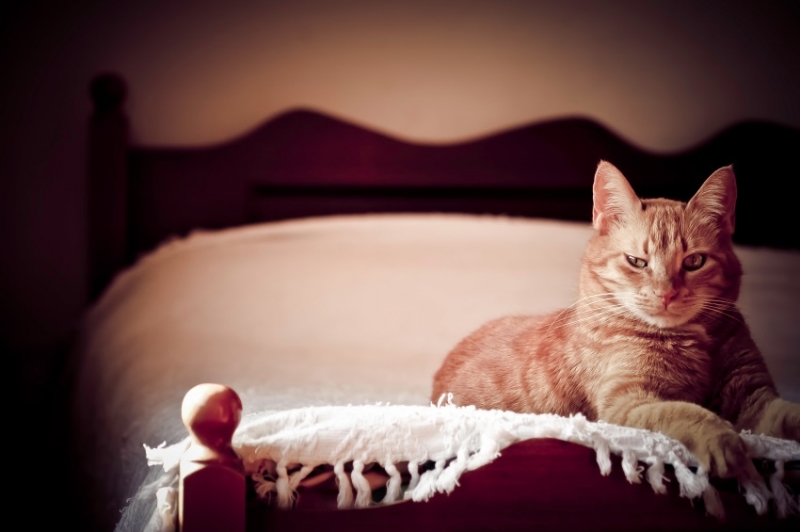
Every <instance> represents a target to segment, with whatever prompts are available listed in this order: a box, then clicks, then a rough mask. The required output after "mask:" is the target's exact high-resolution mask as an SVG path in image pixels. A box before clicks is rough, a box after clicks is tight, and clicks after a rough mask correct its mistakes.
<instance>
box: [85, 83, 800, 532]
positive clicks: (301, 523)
mask: <svg viewBox="0 0 800 532" xmlns="http://www.w3.org/2000/svg"><path fill="white" fill-rule="evenodd" d="M91 93H92V98H93V100H94V113H93V115H92V117H91V121H90V139H91V141H90V153H89V164H88V172H89V201H88V205H89V235H88V239H89V249H90V255H89V264H90V279H89V285H90V287H91V297H92V298H95V297H97V295H98V294H100V293H101V292H102V290H103V289H104V288H105V286H106V285H107V283H108V282H109V280H110V279H111V277H112V276H113V275H114V274H115V273H116V272H117V271H119V270H120V269H121V268H124V267H125V266H127V265H129V264H131V262H132V261H133V260H135V258H136V257H137V256H139V255H140V254H142V253H146V252H147V251H148V250H150V249H152V248H153V247H154V246H155V245H157V244H158V243H159V242H161V241H162V240H163V239H165V238H167V237H170V236H177V235H183V234H186V233H187V232H188V231H190V230H193V229H197V228H205V229H218V228H223V227H230V226H237V225H242V224H246V223H255V222H263V221H271V220H279V219H287V218H295V217H301V216H309V215H322V214H334V213H365V212H423V211H438V212H466V213H493V214H509V215H518V216H528V217H543V218H560V219H568V220H585V221H588V220H589V219H590V216H591V202H592V196H591V185H592V176H593V173H594V169H595V167H596V165H597V162H598V161H599V160H600V159H606V160H609V161H611V162H613V163H614V164H615V165H616V166H618V167H619V168H620V169H621V170H622V171H623V172H624V173H625V174H626V175H627V176H628V177H629V178H630V181H631V182H632V185H633V187H634V188H635V189H636V190H637V191H641V192H640V193H641V194H642V195H645V196H651V197H653V196H669V197H673V198H677V199H688V198H689V197H690V196H691V194H692V193H693V192H694V191H695V190H696V189H697V187H698V186H699V185H700V183H702V181H703V180H704V179H705V178H706V177H707V176H708V175H709V174H710V173H711V172H712V171H713V170H715V169H716V168H718V167H720V166H723V165H727V164H733V165H734V167H735V169H736V172H737V177H738V184H739V190H740V196H739V198H740V199H739V204H738V205H737V233H736V236H735V239H736V240H737V242H739V243H740V244H747V245H764V246H772V247H781V248H789V249H800V233H798V232H796V231H791V232H788V233H787V232H786V231H777V230H775V228H780V227H793V226H794V225H793V221H792V220H793V217H794V209H793V208H792V206H791V205H790V202H794V199H792V198H791V197H790V195H788V194H779V193H775V191H776V190H781V188H780V187H782V186H783V185H780V184H779V183H781V179H782V175H783V174H782V170H783V169H784V168H791V167H793V166H794V165H795V163H796V162H795V161H794V159H795V158H796V153H797V148H800V131H798V130H795V129H792V128H787V127H784V126H780V125H777V124H772V123H764V122H747V123H740V124H736V125H734V126H731V127H730V128H727V129H725V130H724V131H721V132H720V133H719V134H718V135H715V136H714V137H713V138H710V139H708V140H707V141H706V142H703V143H701V144H698V145H696V146H694V147H692V148H691V149H687V150H684V151H681V152H679V153H669V154H658V153H652V152H648V151H645V150H642V149H640V148H638V147H637V146H635V145H633V144H631V143H629V142H627V141H625V140H623V139H622V138H620V137H618V136H617V135H615V134H614V133H612V132H611V131H609V130H608V129H606V128H604V127H603V126H602V125H600V124H598V123H596V122H593V121H591V120H588V119H585V118H576V117H569V118H565V119H562V120H552V121H547V122H542V123H537V124H533V125H530V126H525V127H520V128H516V129H513V130H509V131H504V132H500V133H496V134H492V135H488V136H486V137H483V138H479V139H475V140H473V141H469V142H463V143H458V144H452V145H444V146H428V145H418V144H411V143H406V142H401V141H398V140H395V139H392V138H390V137H388V136H385V135H382V134H379V133H376V132H373V131H370V130H369V129H366V128H363V127H359V126H358V125H355V124H352V123H348V122H345V121H341V120H338V119H335V118H332V117H330V116H325V115H322V114H319V113H316V112H313V111H308V110H295V111H290V112H287V113H285V114H282V115H280V116H277V117H274V118H272V119H271V120H269V121H268V122H266V123H264V124H263V125H262V126H260V127H258V128H256V129H255V130H253V131H251V132H250V133H248V134H246V135H243V136H242V137H240V138H237V139H234V140H232V141H230V142H227V143H224V144H221V145H216V146H210V147H203V148H170V147H164V148H153V147H136V146H131V145H130V144H129V141H128V123H127V118H126V116H125V113H124V100H125V83H124V80H122V79H121V78H120V77H118V76H115V75H101V76H99V77H97V78H96V79H95V80H94V81H93V82H92V85H91ZM769 183H773V185H769ZM767 199H768V200H769V205H770V209H768V210H766V209H764V208H763V205H764V204H765V202H766V201H767ZM207 395H208V396H209V397H216V399H213V400H214V401H216V400H220V399H219V397H220V395H219V394H213V393H212V394H207ZM222 396H223V397H224V398H225V400H226V401H231V402H228V403H225V404H226V406H225V408H222V410H225V409H228V410H230V411H232V410H235V409H236V408H241V405H240V404H239V405H238V407H237V405H236V400H238V399H237V396H236V394H235V392H234V391H232V390H228V391H227V392H226V393H224V394H222ZM208 400H209V399H208V397H206V395H204V393H203V389H202V388H201V389H200V390H199V391H197V390H195V392H193V394H191V395H190V396H188V397H187V402H188V403H187V402H185V405H186V404H189V406H188V407H186V411H185V412H184V414H185V418H184V420H185V422H186V423H187V427H193V426H197V425H198V419H201V418H202V419H206V418H203V417H202V416H203V415H205V414H202V412H207V407H208V406H209V405H208V404H207V402H206V401H208ZM216 410H220V409H219V408H217V409H216ZM187 412H188V413H187ZM175 415H176V416H177V415H179V413H178V412H176V413H175ZM198 416H199V417H198ZM206 422H207V423H205V425H204V426H206V428H208V427H211V430H217V431H221V432H220V433H221V434H227V431H229V432H230V433H232V429H233V428H235V423H233V421H232V418H226V419H222V420H216V421H214V420H210V421H209V420H208V419H206ZM232 423H233V424H232ZM199 425H203V423H200V424H199ZM197 430H198V431H199V433H200V434H201V437H200V439H201V440H202V439H204V438H203V437H202V434H203V432H202V431H203V430H204V429H203V428H199V429H197ZM229 437H230V434H228V437H227V438H228V439H227V440H224V439H223V440H224V441H223V442H222V443H221V444H220V446H217V448H216V449H212V450H208V449H204V450H203V449H199V448H198V447H196V448H195V450H194V451H193V452H194V454H192V455H187V457H185V468H186V469H185V470H186V472H187V474H186V475H185V478H184V479H183V480H182V482H183V483H184V484H186V485H187V486H188V487H187V488H186V489H184V490H183V492H182V494H183V495H182V498H183V500H184V501H183V503H182V504H183V507H182V508H183V515H184V518H185V519H186V520H188V521H185V523H186V524H184V525H183V527H184V531H185V532H191V531H193V530H199V529H202V530H209V529H215V530H242V529H244V528H246V529H247V530H253V531H263V530H276V531H285V530H310V529H317V528H319V529H322V528H324V529H329V530H339V529H347V530H353V529H356V530H359V529H367V528H369V529H371V530H406V531H407V530H418V529H424V530H428V529H429V530H532V529H536V530H615V531H620V530H637V531H641V530H754V529H759V530H790V529H791V530H798V529H799V528H798V524H800V521H798V519H796V518H791V519H788V520H778V519H775V518H772V517H767V516H757V515H755V512H754V511H753V509H752V508H751V507H749V506H748V505H747V504H746V503H745V502H744V500H743V498H742V497H741V496H740V495H739V494H738V493H737V491H736V487H735V486H734V485H731V484H724V483H719V484H718V488H719V489H720V490H721V494H722V497H723V501H724V504H725V507H726V510H727V512H728V516H729V517H728V520H727V521H726V522H724V523H721V522H718V521H716V520H715V519H714V518H712V517H708V516H706V515H705V512H704V511H703V508H702V505H701V504H700V503H695V505H692V504H690V502H689V501H688V500H686V499H684V498H680V497H679V496H678V494H677V486H678V485H677V482H672V483H670V484H669V490H670V493H669V494H668V495H666V496H665V495H656V494H654V493H653V491H652V489H651V488H650V487H649V486H648V485H647V484H640V485H632V484H629V483H628V482H627V480H626V479H625V478H624V475H623V474H622V472H621V468H620V467H619V463H618V462H617V463H616V464H615V466H614V467H613V468H612V473H611V475H610V477H603V476H602V475H601V474H600V472H599V469H598V467H597V464H596V461H595V455H594V451H593V450H591V449H589V448H585V447H582V446H580V445H576V444H570V443H565V442H562V441H558V440H548V439H545V440H533V441H526V442H523V443H519V444H516V445H513V446H511V447H510V448H508V449H506V450H505V451H504V452H503V454H502V456H501V457H500V458H498V459H497V460H496V461H495V462H493V463H491V464H490V465H488V466H485V467H483V468H481V469H479V470H477V471H474V472H470V473H467V474H465V475H464V476H463V477H462V480H461V482H460V486H459V487H458V488H457V489H456V490H455V491H454V492H453V493H452V494H451V495H449V496H448V495H437V496H435V497H433V498H432V499H431V500H430V501H428V502H425V503H414V502H401V503H395V504H392V505H388V506H385V507H378V508H369V509H361V510H337V509H335V508H330V507H320V506H318V505H317V506H315V505H313V504H307V505H304V504H303V503H302V502H301V503H298V505H297V507H296V508H293V509H291V510H279V509H277V508H274V507H272V506H270V505H268V504H266V503H263V502H258V503H256V502H255V501H254V499H253V498H252V494H251V493H250V492H249V491H248V486H247V481H246V479H244V477H243V476H242V475H241V473H239V472H237V466H236V464H235V456H233V458H232V456H231V454H232V451H231V450H230V440H229ZM205 439H208V438H205ZM192 457H194V458H197V459H198V460H199V461H200V462H202V464H201V465H200V466H196V462H197V460H195V461H194V462H195V465H193V462H192V459H193V458H192ZM209 457H212V458H213V457H218V458H221V459H222V461H223V464H222V465H220V464H219V463H217V462H216V461H215V460H214V459H210V458H209ZM143 467H145V466H143ZM220 479H222V480H220ZM786 480H787V482H789V483H791V485H792V486H793V488H794V489H795V492H797V491H798V489H800V484H799V483H798V478H797V473H796V471H795V472H791V471H790V472H789V473H788V474H787V479H786ZM221 483H222V484H221ZM223 484H224V485H226V486H229V487H228V488H226V489H225V490H222V491H220V490H219V487H220V485H223ZM230 486H232V487H230ZM232 493H241V494H244V496H243V497H239V495H236V496H232V495H231V494H232ZM226 494H227V495H226ZM110 496H116V495H110ZM220 498H222V499H225V500H226V501H227V502H225V503H224V504H219V505H216V504H215V505H211V504H208V503H207V502H206V501H208V500H218V499H220ZM313 499H314V497H313V495H312V494H307V496H306V497H304V496H303V493H302V492H301V493H300V498H299V500H300V501H304V500H305V501H311V500H313ZM333 499H334V500H335V497H334V498H333ZM120 502H121V503H122V502H123V501H122V500H120ZM209 512H211V513H210V514H209ZM212 514H213V515H212ZM214 515H216V517H215V516H214ZM245 516H246V517H245ZM93 517H96V518H97V522H98V523H107V522H108V516H93ZM112 518H113V517H112ZM213 519H221V520H223V522H224V523H226V524H224V525H215V526H212V527H211V528H209V525H210V523H212V522H213ZM192 523H194V524H192ZM98 529H102V528H98Z"/></svg>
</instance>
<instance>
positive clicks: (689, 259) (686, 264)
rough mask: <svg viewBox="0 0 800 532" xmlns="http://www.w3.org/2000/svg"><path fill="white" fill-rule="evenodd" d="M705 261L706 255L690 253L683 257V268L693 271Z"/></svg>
mask: <svg viewBox="0 0 800 532" xmlns="http://www.w3.org/2000/svg"><path fill="white" fill-rule="evenodd" d="M705 263H706V256H705V254H703V253H692V254H691V255H687V256H686V258H685V259H683V269H684V270H687V271H690V272H693V271H695V270H699V269H700V268H702V267H703V264H705Z"/></svg>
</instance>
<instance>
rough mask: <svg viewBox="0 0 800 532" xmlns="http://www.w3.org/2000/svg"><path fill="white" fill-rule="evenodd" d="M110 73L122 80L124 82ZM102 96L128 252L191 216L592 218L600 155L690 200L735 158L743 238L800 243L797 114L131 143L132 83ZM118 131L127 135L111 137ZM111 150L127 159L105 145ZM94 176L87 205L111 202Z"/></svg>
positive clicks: (99, 145) (317, 116)
mask: <svg viewBox="0 0 800 532" xmlns="http://www.w3.org/2000/svg"><path fill="white" fill-rule="evenodd" d="M97 85H98V84H95V85H94V89H95V92H96V90H97ZM106 85H107V86H108V87H109V90H114V91H119V88H120V87H119V84H118V83H108V82H107V83H106ZM101 88H102V87H101ZM94 96H95V100H96V101H99V102H105V103H108V102H109V101H111V102H115V101H116V102H119V105H117V106H116V107H113V106H111V107H109V106H107V105H105V106H103V105H99V104H98V105H97V106H96V108H95V113H94V115H93V118H92V128H93V129H92V131H93V135H92V151H91V153H92V155H91V161H90V165H89V168H90V172H92V173H93V174H92V175H93V176H94V177H93V179H94V182H98V181H99V182H101V183H102V181H103V180H104V179H106V178H108V179H122V180H124V182H125V183H124V186H123V187H122V190H123V192H124V194H125V196H126V197H125V198H124V199H120V195H119V190H118V191H117V195H116V199H115V200H112V203H113V202H116V204H117V205H119V206H120V207H119V208H121V209H122V210H123V211H124V212H125V213H126V217H125V221H124V222H125V225H126V228H125V229H124V231H123V232H122V233H121V234H120V235H117V238H121V239H122V240H123V241H124V242H125V250H124V255H125V259H124V260H125V261H126V262H130V261H132V260H133V259H135V257H136V256H137V255H138V254H140V253H142V252H145V251H148V250H149V249H152V248H153V247H154V246H155V245H157V244H158V243H159V242H160V241H162V240H163V239H165V238H167V237H169V236H176V235H183V234H185V233H187V232H188V231H191V230H193V229H197V228H204V229H216V228H223V227H229V226H235V225H241V224H244V223H252V222H258V221H268V220H278V219H285V218H292V217H300V216H310V215H322V214H334V213H357V212H387V211H394V212H399V211H405V212H409V211H440V212H472V213H491V214H508V215H516V216H530V217H549V218H560V219H568V220H585V221H588V220H590V219H591V212H592V211H591V202H592V195H591V187H592V182H593V176H594V170H595V168H596V166H597V163H598V162H599V161H600V160H601V159H605V160H608V161H610V162H611V163H613V164H614V165H616V166H617V167H619V168H620V170H622V172H623V173H624V174H625V175H626V176H627V177H628V178H629V180H630V182H631V184H632V185H633V187H634V189H635V190H636V192H637V193H638V194H639V195H641V196H644V197H659V196H663V197H670V198H675V199H680V200H684V201H685V200H688V199H689V198H690V197H691V195H692V194H693V193H694V192H695V191H696V190H697V188H698V187H699V186H700V184H701V183H702V182H703V181H704V180H705V178H706V177H708V176H709V175H710V174H711V173H712V172H713V171H714V170H716V169H717V168H719V167H721V166H725V165H729V164H732V165H733V167H734V170H735V172H736V175H737V183H738V186H739V199H738V203H737V228H736V233H735V236H734V238H735V240H736V241H737V242H738V243H740V244H747V245H760V246H771V247H780V248H790V249H800V232H797V231H794V230H792V229H793V228H794V227H795V226H796V222H795V220H796V218H795V216H794V215H793V210H794V206H795V203H796V202H795V201H794V200H793V198H792V195H791V192H790V190H791V183H792V181H793V180H796V179H797V174H798V172H797V170H794V169H795V168H797V165H796V163H795V157H796V156H797V154H798V153H800V130H798V129H794V128H791V127H788V126H781V125H778V124H774V123H767V122H759V121H748V122H742V123H739V124H735V125H733V126H731V127H728V128H726V129H724V130H722V131H720V132H719V133H718V134H716V135H714V136H712V137H711V138H709V139H707V140H706V141H705V142H702V143H699V144H697V145H695V146H693V147H691V148H689V149H684V150H681V151H680V152H675V153H655V152H652V151H648V150H645V149H643V148H641V147H638V146H636V145H634V144H632V143H630V142H628V141H626V140H624V139H623V138H621V137H620V136H619V135H617V134H616V133H614V132H612V131H610V130H609V129H608V128H606V127H604V126H603V125H602V124H599V123H597V122H595V121H592V120H590V119H585V118H575V117H568V118H564V119H557V120H548V121H543V122H538V123H534V124H530V125H527V126H523V127H518V128H514V129H511V130H507V131H502V132H496V133H493V134H489V135H487V136H485V137H483V138H479V139H474V140H470V141H466V142H459V143H453V144H435V145H427V144H416V143H411V142H406V141H402V140H399V139H395V138H392V137H390V136H387V135H385V134H382V133H379V132H376V131H372V130H370V129H368V128H365V127H361V126H358V125H356V124H353V123H350V122H347V121H345V120H341V119H338V118H334V117H331V116H327V115H324V114H322V113H318V112H315V111H311V110H305V109H299V110H292V111H288V112H286V113H283V114H281V115H279V116H276V117H274V118H272V119H270V120H268V121H266V122H265V123H263V124H262V125H261V126H259V127H257V128H255V129H254V130H252V131H251V132H249V133H247V134H245V135H242V136H240V137H238V138H236V139H234V140H231V141H229V142H225V143H222V144H219V145H215V146H208V147H200V148H173V147H163V148H162V147H133V146H129V145H128V144H127V135H126V134H125V131H126V128H127V119H126V118H125V115H124V112H123V110H122V102H123V101H124V97H119V94H118V93H115V94H114V95H112V96H114V98H102V97H98V95H97V94H94ZM101 96H102V95H101ZM109 124H111V126H109ZM101 126H102V127H104V128H105V129H102V127H101ZM109 128H110V129H111V130H113V131H116V134H109V132H108V130H109ZM115 128H116V129H115ZM110 138H113V139H117V140H116V141H114V142H116V143H117V144H120V143H122V145H121V146H118V145H112V146H111V148H109V143H110V141H109V139H110ZM114 150H117V152H118V153H119V154H120V156H119V157H121V159H120V158H117V159H116V160H113V159H114V158H113V157H109V155H108V154H109V153H112V152H114V153H116V152H115V151H114ZM108 159H112V161H111V162H110V163H109V161H108ZM104 165H105V166H104ZM109 165H111V167H112V170H109V169H108V168H109ZM114 165H116V166H114ZM114 168H115V169H114ZM103 176H106V177H103ZM106 185H107V184H106ZM99 188H103V187H99ZM106 188H108V186H106ZM112 188H113V187H112ZM117 188H119V187H117ZM97 189H98V187H97V186H95V187H94V189H93V192H92V195H93V197H92V198H90V205H91V204H94V205H95V206H97V205H101V206H102V205H106V204H107V199H104V197H103V194H102V193H100V194H99V195H98V193H97ZM106 210H112V211H116V210H118V209H109V208H108V207H107V208H106ZM94 224H95V226H98V224H100V225H102V223H101V222H100V221H95V222H94ZM118 232H119V231H118ZM90 240H91V235H90ZM100 247H102V246H100ZM90 260H92V262H95V260H94V259H90ZM120 266H121V265H120V264H118V265H117V266H116V268H118V267H120ZM106 275H108V273H107V274H106Z"/></svg>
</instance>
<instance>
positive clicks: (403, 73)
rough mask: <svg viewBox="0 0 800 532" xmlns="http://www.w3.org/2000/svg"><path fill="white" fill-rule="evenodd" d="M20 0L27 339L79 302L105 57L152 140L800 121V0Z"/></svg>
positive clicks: (4, 136) (684, 138) (50, 328)
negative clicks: (90, 126) (312, 116)
mask: <svg viewBox="0 0 800 532" xmlns="http://www.w3.org/2000/svg"><path fill="white" fill-rule="evenodd" d="M17 4H19V5H18V7H16V9H15V10H12V11H11V13H10V15H8V16H6V17H5V18H4V19H3V20H2V21H0V24H2V33H0V64H2V65H3V70H4V75H3V78H4V79H5V81H4V82H3V84H2V89H0V90H1V91H2V95H3V97H2V98H0V142H2V149H0V176H1V178H2V180H1V181H0V182H1V183H2V184H1V185H0V186H2V189H0V198H2V200H0V201H2V204H1V205H0V209H2V210H0V217H1V218H0V223H2V225H1V226H0V227H2V228H3V238H2V247H3V251H2V257H0V260H2V270H1V271H0V283H1V284H0V290H2V292H0V293H1V294H2V301H1V304H2V307H1V308H0V318H1V319H2V331H0V332H1V333H2V337H3V339H5V340H6V341H8V342H10V343H11V345H12V346H17V347H20V346H21V347H25V348H37V347H40V346H41V347H43V348H44V347H46V346H48V345H50V344H52V343H53V342H54V341H56V340H57V339H58V338H59V337H61V336H63V335H64V334H65V333H66V332H68V331H69V329H70V327H71V326H72V325H73V324H74V323H75V320H76V319H77V317H78V316H79V315H80V312H81V310H82V309H83V305H84V299H83V295H82V294H83V291H84V285H83V268H84V260H83V246H84V239H83V224H84V218H83V209H84V203H83V202H84V199H83V191H84V189H83V186H84V185H83V175H84V172H83V157H84V152H85V149H86V147H85V142H84V134H85V124H86V119H87V117H88V114H89V111H90V108H89V103H88V97H87V89H86V87H87V83H88V81H89V79H90V77H91V76H92V75H93V74H94V73H95V72H97V71H99V70H104V69H105V70H114V71H117V72H120V73H122V74H123V75H125V76H126V78H127V79H128V81H129V83H130V91H131V96H130V99H129V103H128V110H129V114H130V116H131V121H132V127H133V137H134V140H135V141H136V142H138V143H141V144H153V145H154V144H171V145H193V144H205V143H210V142H215V141H219V140H222V139H226V138H229V137H231V136H235V135H238V134H241V133H243V132H245V131H247V130H248V129H250V128H252V127H253V126H255V125H256V124H258V123H259V122H261V121H262V120H264V119H266V118H268V117H270V116H272V115H274V114H276V113H278V112H280V111H282V110H285V109H287V108H290V107H296V106H305V107H312V108H316V109H319V110H322V111H327V112H330V113H332V114H334V115H338V116H341V117H344V118H347V119H349V120H353V121H356V122H359V123H362V124H366V125H369V126H372V127H375V128H377V129H380V130H383V131H385V132H388V133H390V134H392V135H396V136H398V137H401V138H407V139H413V140H417V141H426V142H449V141H454V140H459V139H463V138H469V137H474V136H479V135H483V134H486V133H488V132H491V131H495V130H498V129H502V128H505V127H508V126H513V125H518V124H522V123H526V122H530V121H532V120H536V119H540V118H548V117H557V116H563V115H584V116H589V117H593V118H596V119H598V120H600V121H602V122H604V123H606V124H607V125H609V126H610V127H612V128H613V129H615V130H617V131H618V132H619V133H621V134H622V135H624V136H626V137H628V138H630V139H632V140H634V141H635V142H637V143H639V144H642V145H644V146H646V147H650V148H653V149H657V150H673V149H679V148H682V147H685V146H687V145H690V144H692V143H695V142H697V141H699V140H702V139H703V138H705V137H706V136H708V135H710V134H712V133H713V132H714V131H716V130H718V129H719V128H721V127H723V126H725V125H728V124H730V123H732V122H734V121H736V120H739V119H743V118H761V119H767V120H772V121H776V122H779V123H784V124H790V125H794V126H798V127H800V98H798V94H800V72H799V70H800V69H798V68H797V65H798V64H800V8H798V2H796V1H785V2H758V1H749V2H741V1H737V2H732V1H728V2H686V1H670V2H644V1H624V2H588V1H584V2H577V1H568V2H560V3H557V2H532V1H514V2H512V1H497V2H491V1H477V0H461V1H440V2H430V1H425V2H420V1H413V0H405V1H391V2H387V1H381V2H376V1H360V0H350V1H338V2H337V1H323V0H316V1H315V0H304V1H293V2H276V1H265V0H260V1H259V0H251V1H246V2H211V1H206V0H203V1H195V2H179V1H177V0H168V1H160V2H155V1H139V2H126V3H122V2H115V3H111V2H96V3H90V4H87V3H83V5H81V6H75V5H69V4H78V3H69V2H55V1H50V2H43V1H39V2H36V1H32V2H17ZM108 4H113V5H108ZM185 6H190V7H185Z"/></svg>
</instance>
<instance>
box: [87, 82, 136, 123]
mask: <svg viewBox="0 0 800 532" xmlns="http://www.w3.org/2000/svg"><path fill="white" fill-rule="evenodd" d="M127 92H128V90H127V87H126V86H125V80H124V79H122V77H121V76H120V75H118V74H114V73H111V72H109V73H103V74H98V75H97V76H95V77H94V79H92V82H91V84H90V85H89V93H90V94H91V96H92V101H93V102H94V108H95V112H97V113H106V112H109V111H115V110H121V109H122V104H123V103H124V102H125V96H126V95H127Z"/></svg>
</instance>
